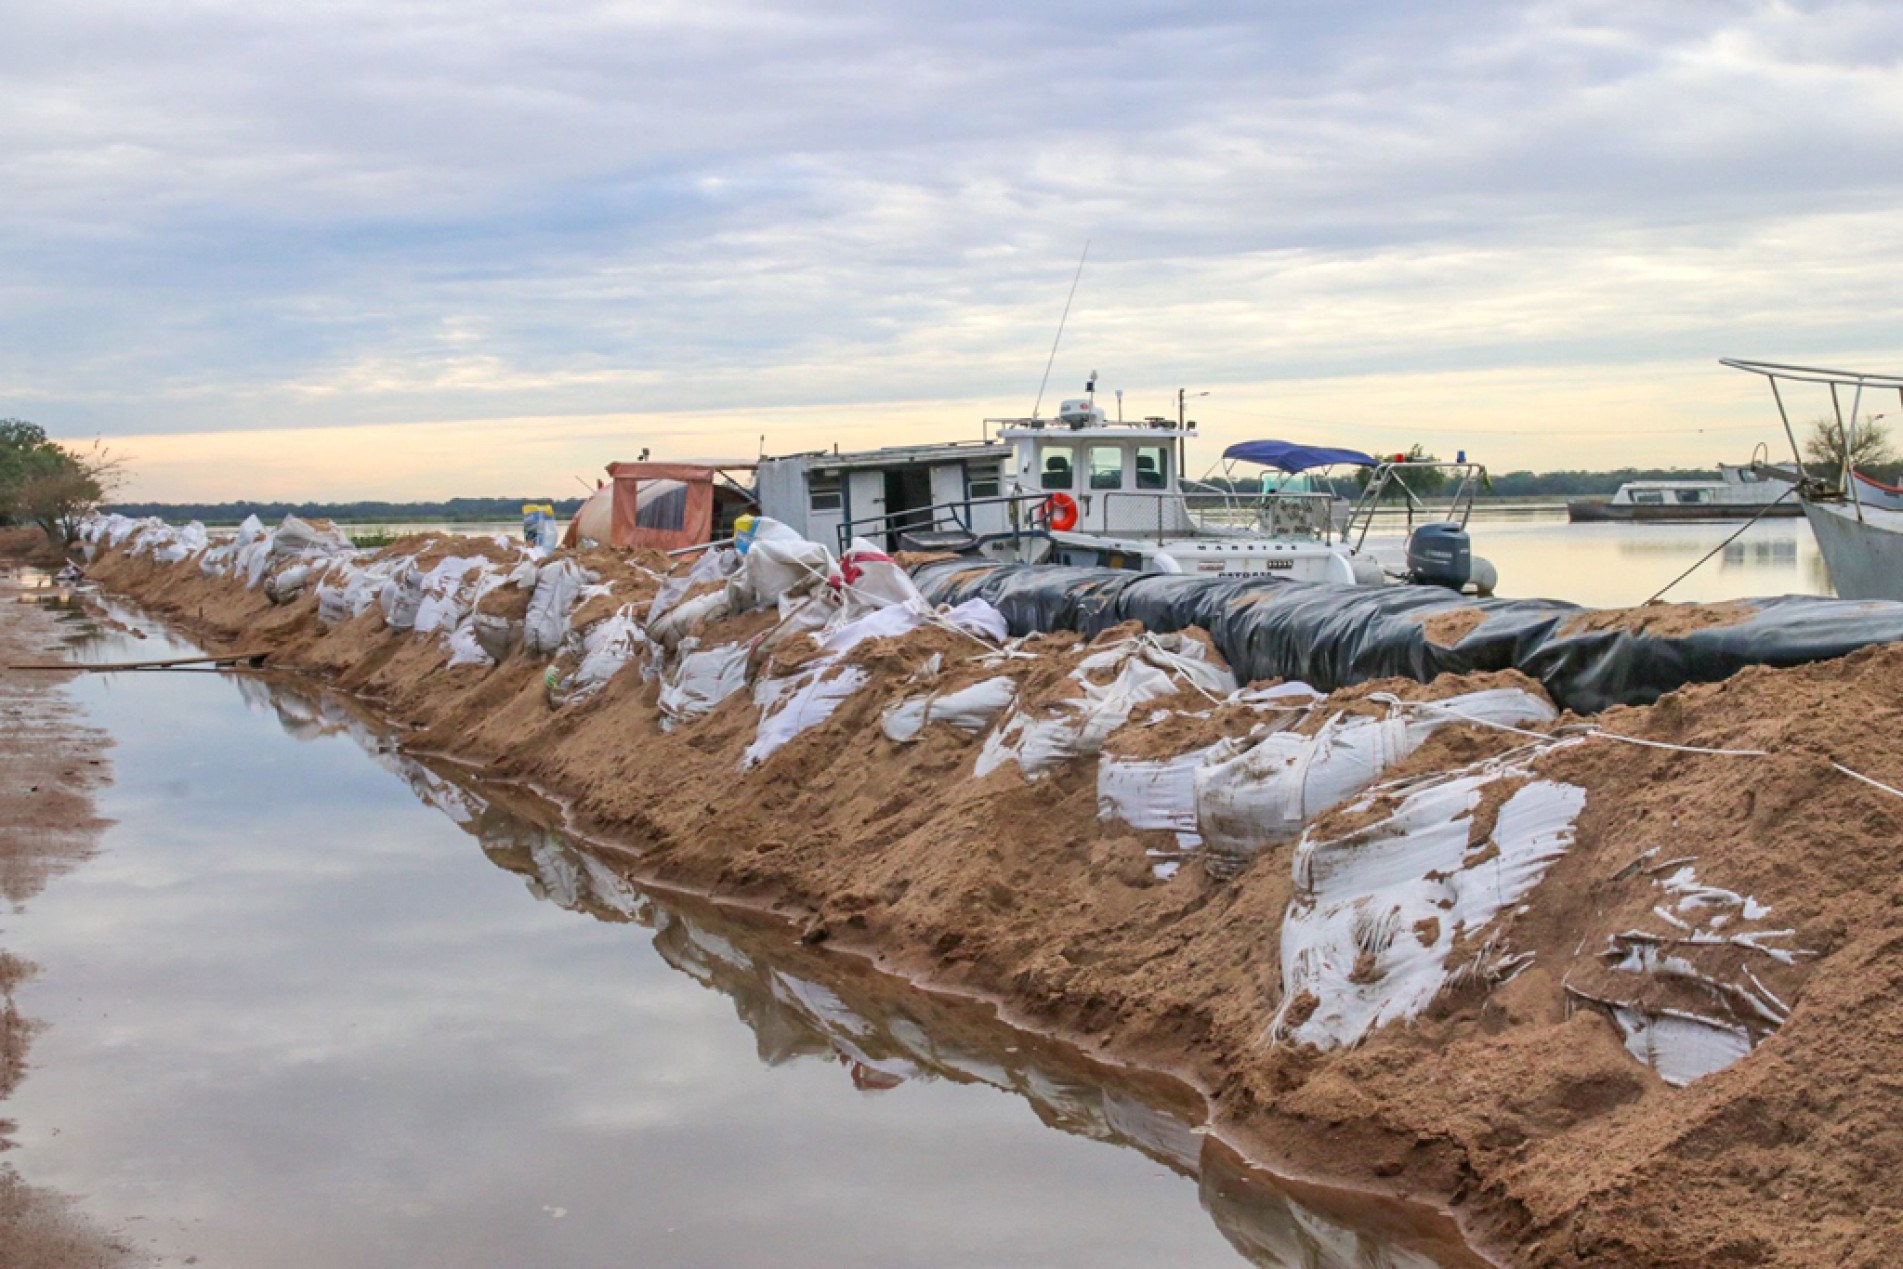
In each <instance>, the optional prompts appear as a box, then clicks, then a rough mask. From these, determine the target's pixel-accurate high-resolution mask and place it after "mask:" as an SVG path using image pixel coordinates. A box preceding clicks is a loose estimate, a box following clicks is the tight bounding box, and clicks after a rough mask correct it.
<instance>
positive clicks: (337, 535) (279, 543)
mask: <svg viewBox="0 0 1903 1269" xmlns="http://www.w3.org/2000/svg"><path fill="white" fill-rule="evenodd" d="M354 550H356V544H355V543H354V542H352V541H351V540H350V539H349V538H348V537H346V536H345V535H344V531H343V530H342V529H339V528H335V527H332V528H329V529H320V528H318V527H317V526H316V525H314V524H312V523H311V522H310V521H308V520H300V519H299V518H298V517H296V516H285V517H284V520H283V522H282V523H280V524H279V525H278V527H277V532H275V533H273V534H272V535H271V553H272V554H273V555H280V556H283V555H337V554H341V553H342V552H345V551H354Z"/></svg>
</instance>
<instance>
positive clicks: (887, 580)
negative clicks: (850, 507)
mask: <svg viewBox="0 0 1903 1269" xmlns="http://www.w3.org/2000/svg"><path fill="white" fill-rule="evenodd" d="M756 545H757V544H756ZM839 577H840V581H841V583H842V589H843V591H844V594H845V604H844V608H845V612H846V616H847V618H848V619H851V618H855V617H862V616H864V615H865V614H866V613H868V612H871V611H872V610H874V609H877V608H890V607H891V606H892V605H894V604H910V605H913V606H922V605H923V604H924V603H925V597H924V596H923V595H921V594H920V593H919V589H918V587H917V586H916V585H914V584H913V582H912V575H911V574H910V573H907V572H906V571H905V570H904V569H902V568H900V567H899V566H898V565H897V564H896V563H894V562H893V559H892V557H891V556H890V555H887V554H886V553H885V552H884V551H882V550H880V549H879V548H878V547H876V546H874V545H873V544H872V543H870V542H868V541H866V540H865V539H864V538H854V539H853V540H852V541H851V542H850V543H849V544H848V545H847V547H846V553H845V554H844V555H843V556H841V557H840V559H839Z"/></svg>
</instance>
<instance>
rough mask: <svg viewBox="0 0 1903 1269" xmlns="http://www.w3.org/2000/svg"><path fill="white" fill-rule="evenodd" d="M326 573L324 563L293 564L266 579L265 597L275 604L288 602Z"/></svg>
mask: <svg viewBox="0 0 1903 1269" xmlns="http://www.w3.org/2000/svg"><path fill="white" fill-rule="evenodd" d="M323 575H324V565H322V564H292V565H291V566H289V567H288V568H281V569H279V570H278V571H277V572H275V573H272V574H271V575H270V576H268V577H266V578H265V579H264V597H265V598H266V599H268V600H270V601H271V602H272V603H274V604H288V603H290V602H291V601H292V600H294V599H296V598H297V597H298V596H299V595H302V594H303V593H304V588H305V587H306V586H308V585H310V583H311V582H312V581H313V580H314V579H316V578H319V577H322V576H323Z"/></svg>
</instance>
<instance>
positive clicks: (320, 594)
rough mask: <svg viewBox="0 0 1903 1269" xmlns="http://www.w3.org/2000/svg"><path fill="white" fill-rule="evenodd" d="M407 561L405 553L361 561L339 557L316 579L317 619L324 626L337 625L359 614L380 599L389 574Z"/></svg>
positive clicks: (407, 563) (402, 567) (403, 565)
mask: <svg viewBox="0 0 1903 1269" xmlns="http://www.w3.org/2000/svg"><path fill="white" fill-rule="evenodd" d="M409 563H410V561H409V559H408V557H399V558H395V559H385V560H372V561H369V562H367V563H363V564H358V563H354V562H352V561H350V560H343V561H340V562H339V563H337V564H336V565H334V566H333V567H332V568H331V570H330V572H329V573H327V574H326V575H325V577H324V580H323V581H322V582H320V583H318V587H317V619H318V620H319V621H321V622H323V623H324V624H325V625H326V626H340V625H342V624H343V623H344V622H346V621H350V620H351V619H353V618H356V617H361V616H363V615H364V614H365V613H367V612H369V611H370V609H371V608H372V607H373V606H375V605H377V604H378V603H379V602H380V601H381V599H382V595H383V589H384V587H385V586H386V585H387V584H388V583H389V581H390V578H391V577H392V576H393V575H395V574H396V573H397V572H398V571H400V570H402V569H405V568H408V567H409Z"/></svg>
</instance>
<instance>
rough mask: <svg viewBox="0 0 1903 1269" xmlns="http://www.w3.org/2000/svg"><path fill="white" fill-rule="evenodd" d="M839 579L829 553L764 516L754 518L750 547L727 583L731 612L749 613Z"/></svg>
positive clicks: (776, 521)
mask: <svg viewBox="0 0 1903 1269" xmlns="http://www.w3.org/2000/svg"><path fill="white" fill-rule="evenodd" d="M838 576H839V570H838V567H837V566H836V565H835V564H834V563H833V557H832V552H830V551H828V550H827V549H826V548H825V547H823V546H821V545H819V544H818V543H817V542H808V541H807V540H806V539H805V538H802V537H801V536H800V535H799V534H797V533H795V532H794V531H793V530H792V529H789V528H788V527H787V526H786V525H784V524H781V523H780V522H779V521H778V520H772V519H769V518H767V517H766V516H758V517H755V519H754V522H753V544H752V545H751V546H750V547H748V549H747V553H746V554H745V555H744V556H741V557H740V567H739V569H738V570H737V571H736V572H735V573H734V575H733V576H732V577H731V578H730V579H729V580H728V583H727V585H728V589H729V594H730V596H731V598H732V606H733V611H735V612H751V611H752V610H753V609H755V608H764V607H766V606H767V605H768V604H773V603H777V602H779V599H780V596H782V595H788V594H795V593H798V592H801V591H805V590H810V589H812V588H813V587H815V586H821V585H825V584H827V583H828V582H829V581H831V580H833V579H834V578H837V577H838Z"/></svg>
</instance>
